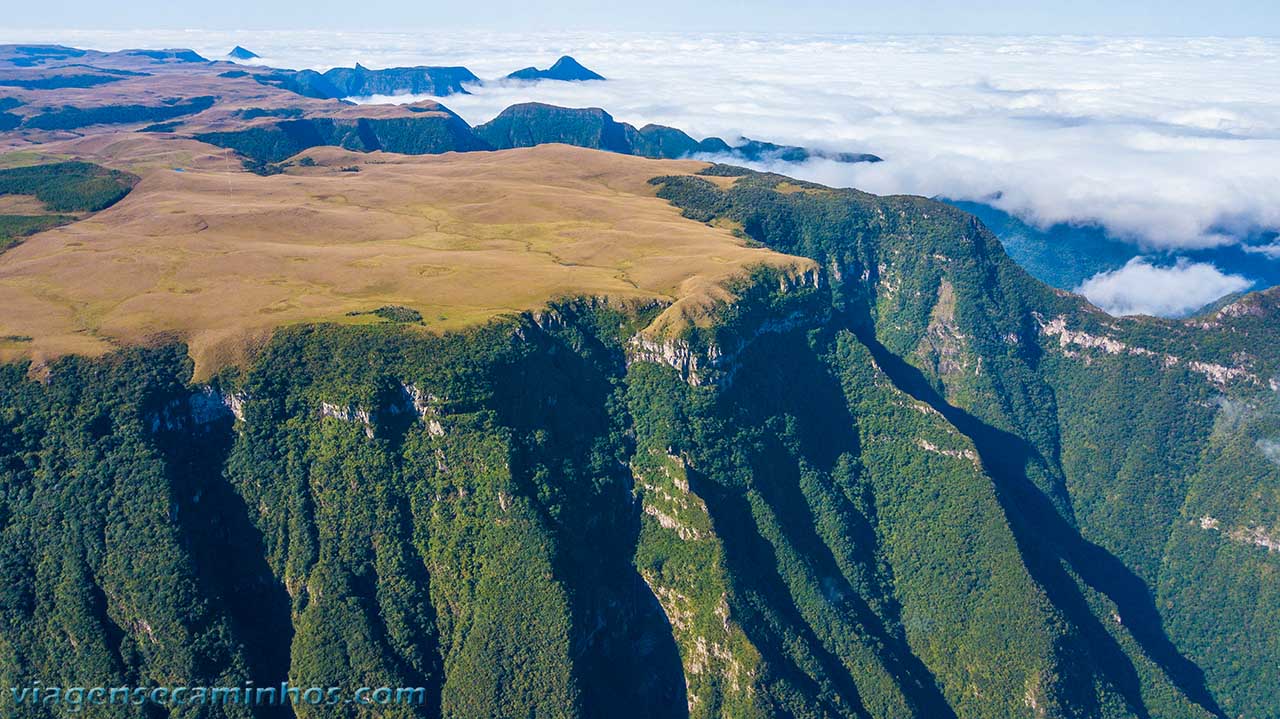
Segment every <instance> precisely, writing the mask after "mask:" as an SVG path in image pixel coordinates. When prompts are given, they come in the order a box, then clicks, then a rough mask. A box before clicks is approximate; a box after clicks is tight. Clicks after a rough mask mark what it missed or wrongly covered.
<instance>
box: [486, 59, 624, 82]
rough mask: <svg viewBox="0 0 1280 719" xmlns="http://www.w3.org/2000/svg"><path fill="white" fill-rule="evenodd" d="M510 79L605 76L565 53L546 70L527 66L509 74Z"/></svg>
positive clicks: (594, 78) (566, 79) (579, 79)
mask: <svg viewBox="0 0 1280 719" xmlns="http://www.w3.org/2000/svg"><path fill="white" fill-rule="evenodd" d="M507 79H508V80H564V81H568V82H580V81H584V80H603V79H604V76H603V75H601V74H599V73H596V72H592V71H591V70H588V69H587V68H585V67H583V66H582V64H581V63H579V62H578V61H577V60H574V59H573V58H571V57H569V56H568V55H565V56H563V57H561V58H560V59H559V60H556V63H555V64H554V65H552V66H551V67H550V68H548V69H546V70H539V69H538V68H536V67H532V66H531V67H526V68H524V69H523V70H516V71H515V72H513V73H511V74H510V75H507Z"/></svg>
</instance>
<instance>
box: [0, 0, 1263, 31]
mask: <svg viewBox="0 0 1280 719" xmlns="http://www.w3.org/2000/svg"><path fill="white" fill-rule="evenodd" d="M6 5H7V6H8V7H6V9H5V13H4V15H5V16H4V18H3V19H0V27H7V28H9V29H15V28H78V29H126V28H210V29H325V30H338V29H346V30H407V29H422V30H438V29H441V28H457V29H487V30H501V31H513V30H514V31H519V30H537V31H554V30H561V29H567V30H658V31H663V30H690V31H727V32H770V31H780V32H838V33H925V34H929V33H983V34H986V33H991V34H1086V35H1093V34H1107V35H1266V36H1276V35H1280V2H1277V1H1276V0H1074V2H1066V1H1064V0H1052V1H1047V0H971V1H970V2H957V1H955V0H891V1H888V2H886V0H870V1H868V0H843V1H841V0H788V1H787V2H761V1H757V0H746V1H743V0H737V1H734V0H694V1H690V0H631V1H629V2H625V3H624V2H613V1H610V0H557V1H555V2H538V1H537V0H487V1H486V2H481V3H475V2H458V1H457V0H450V1H449V2H439V1H438V0H429V1H427V2H423V1H422V0H362V1H361V2H358V3H353V2H350V0H293V1H291V2H279V1H275V2H272V1H269V0H268V1H263V0H220V1H219V2H207V1H204V0H202V1H200V2H190V1H182V0H179V1H176V2H175V1H174V0H129V1H128V2H102V0H45V1H42V2H30V1H23V0H14V2H7V3H6Z"/></svg>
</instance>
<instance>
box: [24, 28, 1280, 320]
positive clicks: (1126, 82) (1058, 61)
mask: <svg viewBox="0 0 1280 719" xmlns="http://www.w3.org/2000/svg"><path fill="white" fill-rule="evenodd" d="M16 40H21V41H33V40H55V41H58V42H62V43H67V44H77V45H83V46H92V47H98V48H101V49H117V48H122V47H130V46H151V47H154V46H157V45H159V44H165V45H171V46H184V47H192V48H193V49H195V50H197V51H199V52H201V53H203V54H205V55H206V56H208V57H222V56H223V55H224V54H225V53H226V52H227V50H228V49H230V48H231V47H232V46H233V45H236V44H240V45H243V46H245V47H247V48H249V49H251V50H253V51H255V52H257V53H259V54H261V55H262V56H263V59H262V61H261V62H263V63H266V64H271V65H276V66H282V67H295V68H301V67H311V68H315V69H319V70H323V69H326V68H328V67H331V66H334V65H345V66H350V65H352V64H354V63H355V62H357V61H358V62H360V63H362V64H364V65H365V66H368V67H375V68H376V67H387V66H393V65H415V64H434V65H452V64H462V65H466V66H468V67H470V68H471V69H472V70H473V71H475V72H476V73H477V74H478V75H480V76H481V77H484V78H498V77H502V76H503V75H505V74H506V73H508V72H510V71H512V70H514V69H517V68H520V67H525V66H528V65H530V64H535V65H538V66H540V67H542V66H545V65H547V64H549V63H550V62H552V61H553V60H554V59H555V58H556V57H558V56H559V55H561V54H572V55H574V56H575V57H576V58H578V59H579V60H580V61H582V62H583V63H584V64H585V65H586V66H587V67H590V68H592V69H594V70H597V71H599V72H601V73H602V74H604V75H605V76H606V77H609V78H610V80H609V81H608V82H588V83H555V82H549V83H539V84H525V83H497V84H487V85H484V86H482V87H476V88H472V92H473V94H471V95H455V96H451V97H449V98H446V99H445V100H444V103H445V104H446V105H448V106H449V107H450V108H452V109H453V110H455V111H456V112H458V113H459V114H460V115H462V117H464V118H465V119H466V120H467V121H468V122H471V123H478V122H484V121H486V120H488V119H490V118H492V117H493V116H494V115H496V114H497V113H498V112H499V111H501V110H502V109H503V108H505V107H506V106H508V105H510V104H512V103H516V102H525V101H534V100H536V101H541V102H549V103H554V104H560V105H567V106H573V107H586V106H595V107H603V108H605V109H606V110H608V111H610V112H611V113H612V114H613V115H614V117H616V118H617V119H619V120H622V121H626V122H631V123H633V124H636V125H637V126H639V125H643V124H645V123H649V122H654V123H660V124H666V125H673V126H675V127H679V128H681V129H684V130H686V131H687V132H689V133H690V134H692V135H694V136H695V137H698V138H701V137H705V136H708V135H718V136H721V137H724V138H726V139H730V140H732V139H733V138H736V137H739V136H743V135H745V136H749V137H753V138H758V139H765V140H770V141H773V142H779V143H787V144H797V145H807V146H813V147H820V148H824V149H828V150H847V151H860V152H872V153H875V154H877V155H880V156H881V157H884V158H885V159H886V160H887V161H886V162H884V163H878V164H874V165H869V164H868V165H842V164H839V163H833V162H829V161H824V160H814V161H811V162H809V163H805V164H803V165H785V166H778V167H774V168H772V169H777V170H779V171H783V172H786V173H787V174H791V175H796V176H800V177H803V178H804V179H810V180H814V181H818V182H823V183H826V184H832V185H839V186H854V187H858V188H860V189H863V190H867V191H870V192H875V193H880V194H886V193H910V194H921V195H927V196H934V195H944V196H947V197H951V198H954V199H960V200H965V199H968V200H979V201H990V202H992V203H993V204H995V205H996V206H997V207H999V208H1000V209H1002V210H1005V211H1007V212H1011V213H1013V214H1015V215H1017V216H1019V217H1020V218H1022V219H1024V220H1026V221H1029V222H1031V223H1032V224H1036V225H1039V226H1042V227H1045V226H1049V225H1052V224H1054V223H1059V222H1072V223H1077V224H1091V225H1100V226H1102V227H1104V228H1106V229H1107V230H1108V231H1109V232H1110V233H1111V234H1112V235H1114V236H1116V237H1119V238H1122V239H1126V240H1128V241H1131V242H1133V243H1134V244H1135V245H1136V246H1137V247H1138V248H1139V249H1140V250H1142V251H1144V252H1173V253H1177V252H1179V251H1185V250H1189V249H1194V248H1206V247H1215V246H1223V245H1229V244H1235V243H1239V242H1240V238H1241V237H1242V236H1244V235H1246V234H1249V233H1251V232H1254V233H1256V232H1258V231H1265V230H1268V229H1271V230H1274V229H1276V228H1280V39H1274V38H1272V39H1261V38H1260V39H1239V38H1233V39H1212V38H1203V39H1186V38H1181V39H1178V38H1169V39H1122V38H1089V37H1071V38H1051V37H1021V38H1020V37H958V36H946V37H926V36H904V37H887V36H876V37H861V36H836V35H751V34H724V35H692V34H688V35H686V34H670V33H665V34H652V33H648V34H630V33H581V32H578V33H557V34H526V35H509V34H496V33H482V32H463V33H456V32H454V33H444V32H442V33H438V34H408V33H404V34H396V33H340V32H257V31H254V32H235V33H231V32H204V31H200V32H196V31H192V32H186V33H156V32H146V33H142V32H138V33H104V32H53V31H42V32H41V33H33V32H20V31H5V30H0V41H16ZM374 99H376V100H379V101H397V102H405V101H411V100H415V99H420V98H414V97H407V96H406V97H397V98H374ZM991 198H996V199H994V200H992V199H991ZM1256 256H1257V258H1258V261H1259V262H1271V261H1280V250H1271V249H1268V250H1263V251H1259V252H1258V253H1257V255H1256ZM1144 267H1145V268H1146V269H1143V268H1144ZM1156 270H1157V268H1155V267H1148V266H1146V265H1141V264H1140V265H1135V266H1134V267H1133V268H1128V267H1127V268H1125V269H1124V270H1123V271H1122V272H1123V274H1120V275H1117V276H1115V277H1109V278H1095V280H1096V282H1093V281H1091V283H1092V285H1091V286H1092V287H1096V288H1097V289H1095V290H1094V291H1095V292H1099V293H1100V292H1102V291H1103V290H1104V288H1109V287H1115V286H1116V283H1118V282H1120V281H1121V280H1122V279H1124V278H1126V277H1132V278H1137V277H1139V273H1145V274H1142V275H1141V276H1142V277H1143V278H1145V281H1146V282H1147V286H1149V287H1152V288H1153V289H1154V288H1156V287H1160V286H1163V285H1159V284H1157V283H1155V280H1154V278H1155V277H1156V276H1162V277H1165V278H1166V279H1181V280H1182V281H1186V282H1206V283H1207V284H1204V285H1198V286H1197V287H1196V288H1195V291H1194V292H1192V293H1191V294H1192V295H1194V296H1195V297H1196V298H1197V299H1199V298H1200V297H1203V296H1204V295H1205V294H1206V293H1207V291H1208V290H1209V289H1211V288H1220V287H1223V286H1228V285H1229V283H1226V282H1225V281H1223V280H1221V279H1219V278H1217V277H1214V276H1212V275H1211V274H1210V273H1208V272H1206V271H1205V268H1200V269H1196V268H1195V267H1194V266H1190V267H1183V268H1181V269H1178V268H1173V269H1172V270H1170V271H1159V272H1157V271H1156ZM1219 274H1221V273H1219ZM1109 291H1112V292H1113V293H1115V292H1117V291H1116V290H1109ZM1097 296H1098V297H1100V298H1101V297H1103V295H1101V294H1098V295H1097ZM1113 296H1114V297H1115V298H1117V300H1116V301H1117V302H1119V301H1120V298H1121V297H1127V296H1128V295H1122V294H1114V295H1113ZM1171 302H1173V298H1164V297H1154V296H1153V298H1152V301H1151V302H1148V303H1145V304H1143V303H1139V305H1134V306H1133V309H1140V310H1152V309H1159V308H1161V307H1167V306H1170V303H1171ZM1175 304H1176V303H1175ZM1112 306H1117V307H1120V306H1126V307H1127V305H1122V304H1113V305H1112ZM1180 306H1181V305H1180Z"/></svg>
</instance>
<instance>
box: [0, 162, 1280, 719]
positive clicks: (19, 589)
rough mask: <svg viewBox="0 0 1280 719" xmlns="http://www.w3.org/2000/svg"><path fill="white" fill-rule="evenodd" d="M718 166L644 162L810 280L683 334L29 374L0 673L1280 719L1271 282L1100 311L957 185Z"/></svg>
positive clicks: (551, 318)
mask: <svg viewBox="0 0 1280 719" xmlns="http://www.w3.org/2000/svg"><path fill="white" fill-rule="evenodd" d="M705 174H706V176H705V177H697V176H681V177H670V178H659V179H658V180H655V182H656V183H657V184H658V185H659V187H660V190H659V192H660V196H662V197H665V198H667V199H669V200H670V201H672V202H673V203H675V204H676V205H677V206H679V207H681V208H682V209H683V210H684V212H685V214H686V215H687V216H689V217H692V218H696V219H699V220H702V221H707V222H715V223H718V224H720V225H721V226H725V225H728V226H733V227H737V228H739V231H740V232H741V233H742V234H743V235H744V236H746V237H747V238H749V239H752V240H754V241H756V242H760V243H764V244H767V245H769V246H771V247H773V248H775V249H778V250H782V251H785V252H788V253H793V254H800V255H804V256H807V257H809V258H811V259H813V260H815V261H816V262H817V263H818V265H819V266H820V267H821V268H822V270H821V271H812V272H808V273H801V274H798V275H797V274H786V273H781V272H779V271H771V270H760V271H758V272H756V273H755V274H753V275H751V276H750V277H748V278H744V279H742V280H740V281H739V282H737V283H735V284H734V285H732V286H731V287H730V288H729V289H730V293H729V296H728V297H726V299H725V300H724V301H723V302H722V303H720V304H719V305H718V306H717V307H716V308H715V311H714V312H713V313H712V315H711V317H712V319H711V321H708V322H702V323H698V324H695V325H693V326H689V327H686V328H685V329H684V330H683V331H682V332H681V333H680V334H678V335H675V336H672V335H669V334H663V333H661V332H657V331H656V329H655V327H654V324H655V318H656V317H657V316H658V314H659V312H661V311H662V310H663V309H664V308H663V307H662V306H661V305H660V304H649V305H634V304H633V305H626V306H624V305H619V304H615V303H607V302H598V301H589V300H585V299H583V300H572V299H567V300H564V301H562V302H558V303H554V304H553V305H552V306H551V307H549V308H548V309H547V310H546V311H544V312H539V313H534V314H527V315H523V316H520V317H513V318H510V319H505V320H500V321H497V322H494V323H491V324H488V325H486V326H484V327H480V328H475V329H472V330H469V331H466V332H460V333H453V334H448V335H445V336H442V337H433V336H427V335H423V334H421V333H416V332H413V331H411V330H406V329H404V328H400V327H396V326H391V325H381V326H367V327H341V326H331V325H321V326H303V327H295V328H292V329H287V330H283V331H280V332H278V333H277V334H276V336H275V337H274V339H272V341H271V342H270V344H269V345H268V346H267V347H266V349H265V350H264V352H263V353H262V355H261V356H260V357H259V358H258V359H257V360H256V361H255V362H254V363H253V364H252V366H248V367H245V368H242V369H241V370H239V371H228V372H226V373H224V374H222V375H221V376H220V377H218V378H217V379H216V380H215V381H214V382H213V383H212V384H211V385H210V386H209V387H207V388H205V387H195V388H193V387H190V386H188V384H187V381H188V378H189V376H190V364H189V361H188V360H187V358H186V357H185V354H184V351H183V348H181V347H180V346H169V347H161V348H157V349H146V350H144V349H134V350H125V351H122V352H119V353H116V354H113V355H109V356H107V357H104V358H100V359H96V360H85V359H79V358H68V359H64V360H61V361H59V362H56V363H54V364H53V365H52V366H51V367H50V368H49V372H48V376H47V377H45V378H44V379H43V381H37V380H35V379H32V378H30V377H28V376H27V368H26V366H24V365H8V366H5V367H4V368H3V371H2V373H0V468H2V469H3V473H4V474H3V480H2V481H3V485H2V486H3V493H2V494H0V527H2V529H0V542H3V546H2V547H0V571H3V577H0V580H2V581H0V587H3V588H2V589H0V622H3V624H0V637H2V638H3V641H2V642H0V676H3V677H4V679H5V680H6V681H8V682H9V683H10V684H14V683H17V682H18V681H20V679H22V678H28V677H39V678H41V680H42V681H44V682H46V683H50V684H52V683H55V682H64V683H65V682H72V681H74V682H77V683H79V684H96V683H103V684H116V683H135V684H145V683H148V682H162V683H163V682H166V681H168V682H172V681H175V678H180V679H181V680H182V681H183V682H186V683H192V684H196V683H200V682H208V683H215V682H222V683H232V684H234V683H239V682H243V681H244V680H246V679H252V680H253V681H255V682H257V683H259V684H269V683H272V682H279V681H281V680H282V679H284V678H286V677H287V678H289V679H290V680H293V681H295V682H305V683H307V684H318V685H327V684H334V685H340V686H359V685H362V684H373V683H376V684H377V685H386V684H390V685H395V684H403V685H412V686H424V687H427V688H428V690H429V691H428V696H429V701H428V704H427V706H424V707H419V708H418V709H417V710H415V711H418V712H419V714H418V715H421V716H438V715H443V716H448V717H494V716H513V717H514V716H552V717H555V716H566V717H572V716H584V717H585V716H624V717H627V716H634V717H669V716H686V715H687V716H691V717H751V716H761V717H763V716H805V717H885V718H893V719H898V718H901V717H922V718H924V717H928V718H930V719H932V718H934V717H948V716H956V717H1007V716H1025V717H1162V718H1164V717H1212V716H1232V717H1235V716H1246V717H1276V716H1280V715H1277V713H1276V709H1275V707H1277V706H1280V700H1278V697H1277V695H1276V689H1275V687H1276V686H1280V681H1278V680H1280V676H1277V669H1276V666H1277V661H1276V660H1277V657H1280V647H1277V645H1276V637H1277V636H1280V632H1277V631H1276V630H1277V628H1280V609H1278V607H1280V603H1278V602H1276V601H1275V600H1276V592H1277V587H1280V583H1278V582H1277V580H1276V578H1275V577H1276V573H1275V571H1276V569H1277V566H1278V565H1280V551H1277V550H1276V548H1275V547H1276V541H1275V538H1276V537H1277V536H1278V534H1280V533H1278V532H1277V531H1276V526H1277V525H1276V521H1277V516H1276V515H1277V503H1276V501H1275V497H1276V488H1277V487H1278V486H1280V465H1277V460H1276V450H1275V446H1276V445H1275V439H1274V438H1275V437H1276V436H1277V435H1280V418H1278V417H1277V415H1276V401H1275V392H1276V387H1277V384H1276V383H1275V382H1273V381H1272V380H1271V378H1272V377H1275V376H1276V373H1277V362H1278V361H1280V357H1277V356H1276V355H1275V351H1274V349H1273V348H1274V347H1276V346H1277V345H1276V344H1275V342H1274V340H1275V336H1274V335H1275V333H1276V331H1277V323H1276V312H1277V311H1278V310H1280V308H1277V306H1276V305H1277V298H1276V297H1275V296H1274V295H1270V294H1267V295H1253V296H1250V297H1248V298H1246V299H1245V300H1242V301H1241V302H1239V303H1237V304H1233V305H1230V306H1228V307H1226V308H1224V309H1223V310H1221V311H1220V312H1219V313H1217V314H1216V315H1214V316H1212V317H1208V318H1201V319H1198V320H1195V321H1194V322H1181V323H1175V322H1165V321H1155V320H1149V319H1129V320H1116V319H1114V318H1110V317H1108V316H1106V315H1103V314H1101V313H1100V312H1098V311H1096V310H1094V309H1092V308H1090V307H1089V306H1088V305H1087V304H1085V303H1084V302H1083V301H1082V300H1080V299H1078V298H1075V297H1072V296H1069V295H1065V294H1062V293H1058V292H1055V291H1053V290H1050V289H1049V288H1047V287H1045V286H1044V285H1041V284H1040V283H1038V282H1036V281H1035V280H1032V279H1031V278H1030V277H1029V276H1027V275H1026V274H1025V273H1024V272H1022V271H1021V270H1020V269H1018V268H1017V267H1016V266H1015V265H1014V264H1013V263H1012V262H1010V261H1009V259H1008V258H1007V257H1006V256H1005V255H1004V252H1003V250H1002V249H1001V248H1000V245H999V243H998V241H997V240H996V239H995V238H994V237H993V236H992V235H991V234H990V233H989V232H987V231H986V230H985V229H984V228H983V227H982V226H981V225H980V224H979V223H977V222H976V221H975V220H974V219H973V218H972V217H971V216H969V215H966V214H964V213H962V212H960V211H958V210H955V209H954V208H950V207H947V206H945V205H942V204H939V203H934V202H930V201H927V200H924V199H921V198H909V197H890V198H877V197H873V196H870V195H865V194H862V193H857V192H854V191H846V190H831V189H828V188H824V187H820V186H817V185H810V184H807V183H800V182H797V181H794V180H788V179H786V178H781V177H778V176H773V175H760V174H754V173H747V172H745V171H741V170H737V169H733V168H724V167H713V168H711V169H710V170H708V171H706V173H705ZM234 709H235V710H242V709H243V710H244V711H243V712H242V714H240V715H245V716H247V715H250V714H251V712H250V710H248V709H245V708H243V707H235V708H234ZM305 711H306V710H305V709H301V710H300V713H305ZM342 711H349V712H350V713H351V714H352V715H355V709H354V708H353V707H345V708H344V709H343V710H342ZM409 711H410V710H408V709H406V712H409ZM227 714H228V715H235V714H234V712H233V711H231V710H228V711H227ZM37 715H38V714H37ZM312 715H314V716H321V714H319V713H314V714H312ZM332 715H334V714H333V713H332V712H330V713H327V714H323V716H332Z"/></svg>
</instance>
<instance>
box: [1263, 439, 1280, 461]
mask: <svg viewBox="0 0 1280 719" xmlns="http://www.w3.org/2000/svg"><path fill="white" fill-rule="evenodd" d="M1258 451H1259V452H1262V456H1264V457H1266V458H1267V459H1269V460H1271V461H1272V462H1275V463H1276V464H1280V442H1277V441H1276V440H1274V439H1260V440H1258Z"/></svg>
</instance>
